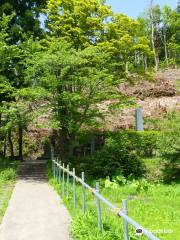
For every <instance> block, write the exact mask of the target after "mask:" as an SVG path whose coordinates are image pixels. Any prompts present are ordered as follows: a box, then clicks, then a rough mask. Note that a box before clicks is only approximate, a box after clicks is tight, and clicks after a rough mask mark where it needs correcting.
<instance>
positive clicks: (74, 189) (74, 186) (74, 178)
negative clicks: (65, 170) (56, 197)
mask: <svg viewBox="0 0 180 240" xmlns="http://www.w3.org/2000/svg"><path fill="white" fill-rule="evenodd" d="M75 176H76V172H75V168H73V200H74V208H76V177H75Z"/></svg>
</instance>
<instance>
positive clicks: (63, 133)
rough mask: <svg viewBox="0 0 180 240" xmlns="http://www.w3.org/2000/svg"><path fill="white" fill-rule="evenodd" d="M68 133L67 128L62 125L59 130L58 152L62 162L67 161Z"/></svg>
mask: <svg viewBox="0 0 180 240" xmlns="http://www.w3.org/2000/svg"><path fill="white" fill-rule="evenodd" d="M69 143H70V141H69V134H68V130H67V129H66V128H64V127H62V128H61V130H60V131H59V153H60V158H61V159H62V161H63V162H64V163H66V164H67V163H68V156H69Z"/></svg>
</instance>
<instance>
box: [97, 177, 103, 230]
mask: <svg viewBox="0 0 180 240" xmlns="http://www.w3.org/2000/svg"><path fill="white" fill-rule="evenodd" d="M96 191H97V192H98V193H100V188H99V182H96ZM96 201H97V215H98V229H99V231H101V230H102V223H101V202H100V200H99V198H97V200H96Z"/></svg>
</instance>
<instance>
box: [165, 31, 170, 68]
mask: <svg viewBox="0 0 180 240" xmlns="http://www.w3.org/2000/svg"><path fill="white" fill-rule="evenodd" d="M164 52H165V61H166V65H167V66H168V65H169V62H168V51H167V41H166V33H164Z"/></svg>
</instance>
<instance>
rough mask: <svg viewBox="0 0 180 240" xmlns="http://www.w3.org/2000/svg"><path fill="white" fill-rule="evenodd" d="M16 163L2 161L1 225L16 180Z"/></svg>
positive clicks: (0, 186) (0, 160)
mask: <svg viewBox="0 0 180 240" xmlns="http://www.w3.org/2000/svg"><path fill="white" fill-rule="evenodd" d="M16 167H17V165H16V162H13V163H12V162H9V161H5V160H2V159H0V223H1V222H2V219H3V216H4V214H5V212H6V209H7V207H8V203H9V200H10V198H11V194H12V191H13V188H14V185H15V180H16Z"/></svg>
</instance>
